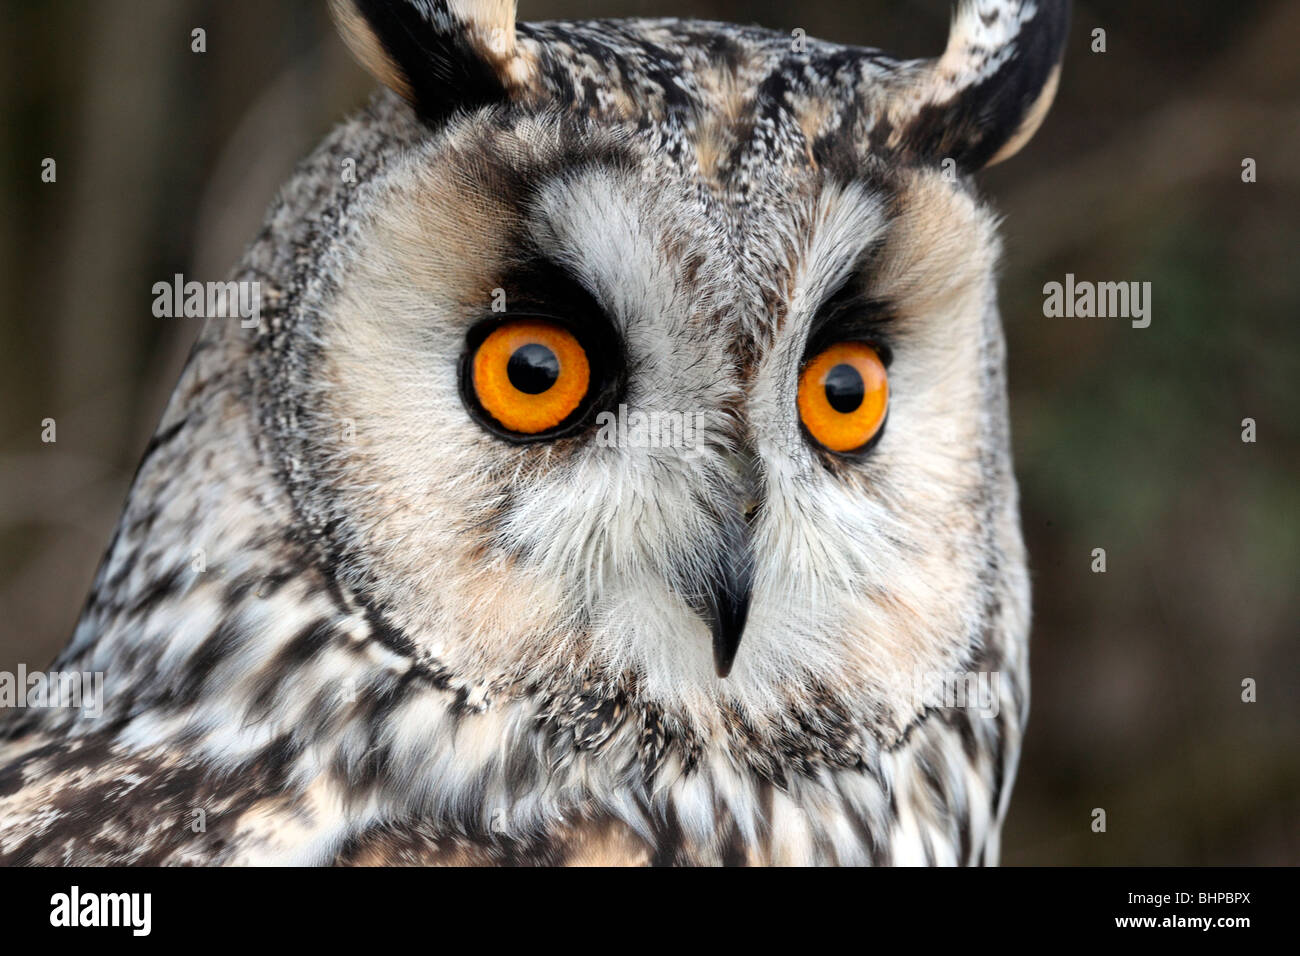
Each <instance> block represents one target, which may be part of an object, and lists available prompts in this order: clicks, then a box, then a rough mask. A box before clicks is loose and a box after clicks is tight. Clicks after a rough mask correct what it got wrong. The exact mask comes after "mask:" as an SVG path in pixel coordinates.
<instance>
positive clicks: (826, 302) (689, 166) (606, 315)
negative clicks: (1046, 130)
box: [291, 2, 1059, 737]
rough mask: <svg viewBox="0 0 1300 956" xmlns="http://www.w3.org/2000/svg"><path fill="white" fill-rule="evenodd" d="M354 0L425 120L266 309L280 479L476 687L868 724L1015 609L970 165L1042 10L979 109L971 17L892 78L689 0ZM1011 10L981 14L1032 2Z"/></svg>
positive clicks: (362, 28) (372, 591) (893, 723)
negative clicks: (610, 0)
mask: <svg viewBox="0 0 1300 956" xmlns="http://www.w3.org/2000/svg"><path fill="white" fill-rule="evenodd" d="M377 6H379V5H373V4H370V5H368V4H358V5H357V6H356V7H352V6H350V5H346V4H339V5H338V12H339V19H340V22H341V24H342V25H343V27H344V32H345V35H346V36H348V37H349V38H350V40H351V42H352V45H353V47H354V49H356V50H357V52H358V54H359V56H360V58H361V59H362V61H363V62H364V63H366V64H367V65H368V66H370V67H371V69H372V70H373V71H374V72H375V73H376V75H378V76H380V77H381V78H382V79H384V80H385V82H387V83H388V84H389V85H390V86H392V87H393V89H395V90H396V91H398V92H399V93H401V94H403V95H405V96H407V97H408V98H409V99H410V100H411V101H412V102H413V103H414V105H415V109H416V110H417V112H418V113H419V115H420V116H421V117H422V118H423V119H424V122H425V123H426V124H427V125H428V127H429V129H430V133H429V135H428V136H427V137H425V138H424V139H423V140H422V141H420V142H419V143H418V144H417V145H415V146H414V147H412V148H409V149H403V150H399V151H394V152H393V154H392V155H391V158H390V159H389V160H388V161H386V162H385V163H384V164H383V166H382V168H380V169H379V170H377V172H376V174H375V175H373V176H372V177H370V178H369V179H368V180H367V181H365V182H363V183H361V184H359V185H358V187H357V189H356V191H355V195H354V199H353V201H352V202H351V204H350V206H349V207H348V209H347V210H345V211H344V212H343V213H342V214H341V215H340V217H339V220H338V222H337V223H336V224H335V225H336V228H335V229H334V232H333V234H332V235H331V237H330V241H329V242H328V244H327V247H326V249H325V250H324V251H323V253H322V256H323V257H324V259H325V260H326V262H327V265H328V266H329V268H328V269H324V270H321V271H322V272H323V273H324V274H327V275H329V276H330V277H331V279H330V281H328V282H324V281H322V282H317V283H314V284H312V285H310V286H309V287H308V288H306V289H304V290H303V292H302V294H301V296H300V297H299V298H298V300H297V301H296V302H295V303H294V304H293V306H292V309H291V313H292V320H293V328H294V329H295V333H296V334H295V335H294V340H295V342H296V343H297V346H298V347H297V349H296V352H295V354H296V356H298V358H297V359H296V361H297V362H300V363H302V364H303V365H305V368H304V369H301V370H300V372H301V374H296V375H295V376H294V378H293V382H294V386H293V387H294V390H295V396H294V407H295V408H296V414H295V422H294V434H295V435H296V436H297V437H295V438H294V442H295V445H294V448H293V453H292V456H291V459H292V461H293V462H294V467H297V468H300V469H302V470H303V471H305V472H307V473H309V474H310V475H311V481H310V482H306V483H303V484H302V485H300V486H299V487H300V488H309V489H310V491H302V490H300V491H299V492H297V494H296V499H297V500H296V504H297V506H298V508H299V510H300V512H301V513H302V514H303V516H304V517H305V519H306V521H307V523H308V524H309V525H310V526H311V527H312V528H314V529H317V531H318V533H319V536H320V538H321V540H322V541H323V542H324V545H323V547H324V549H325V550H326V552H327V553H328V555H329V559H330V561H331V563H332V566H333V567H334V569H335V573H336V575H337V577H338V578H339V579H340V581H341V583H343V584H344V585H346V587H347V588H348V589H349V590H350V591H351V592H352V593H355V594H357V595H359V596H361V597H362V598H363V599H364V600H365V602H366V603H367V605H368V606H372V607H375V608H378V609H380V610H381V611H382V613H383V615H384V616H385V619H387V620H389V621H391V622H392V624H393V625H394V626H395V627H397V628H399V629H400V630H401V631H402V632H403V633H405V634H406V635H409V636H410V637H411V638H412V640H414V641H415V642H416V643H417V645H419V646H420V647H421V649H422V650H423V651H424V652H425V653H427V654H428V655H429V656H430V657H433V658H436V659H437V660H439V661H440V662H443V663H444V664H445V665H446V666H447V667H448V668H449V669H451V670H453V671H455V672H457V673H461V674H468V675H473V676H474V677H475V679H476V680H478V681H479V682H481V683H482V684H483V685H485V686H487V687H488V688H491V690H492V692H494V693H509V692H510V689H511V688H517V687H524V686H527V687H528V688H529V689H531V690H536V689H537V688H538V687H542V688H547V687H550V686H560V685H565V684H568V685H572V684H575V683H580V684H583V685H584V686H585V685H594V686H598V687H610V688H612V687H618V688H619V689H620V691H621V692H623V693H627V694H630V695H632V696H633V697H635V698H636V699H638V700H642V701H647V702H653V703H654V704H655V706H657V707H660V708H662V709H663V710H665V711H670V712H672V713H674V714H676V715H678V716H679V718H680V719H681V720H682V721H684V722H687V723H690V724H693V725H696V726H698V727H701V728H708V727H709V726H710V725H711V724H714V723H716V722H717V721H718V719H719V717H718V714H719V713H722V712H724V711H734V712H738V713H740V714H742V715H743V716H744V717H745V719H746V720H748V721H750V722H752V723H755V724H761V723H763V722H764V721H767V722H774V721H779V719H780V717H779V715H781V714H787V713H789V712H790V711H791V709H792V708H797V707H798V705H799V704H800V702H804V703H806V702H807V700H809V699H814V698H815V699H829V700H834V701H836V702H839V703H841V704H842V705H843V707H844V708H846V709H847V708H852V711H853V712H854V713H857V714H864V713H865V714H868V715H870V721H871V723H872V724H873V725H874V726H876V727H877V728H879V730H880V732H881V734H882V735H884V736H886V737H888V736H891V735H897V734H900V733H902V732H904V730H905V728H906V727H907V726H908V724H909V723H910V722H911V721H912V720H913V719H914V717H915V716H916V713H917V711H918V707H919V705H918V703H917V702H916V700H915V699H914V695H913V694H912V691H913V689H914V687H915V678H916V676H917V675H918V674H923V673H933V672H942V673H955V672H960V671H962V670H964V669H968V668H969V666H970V662H971V660H972V659H973V658H974V656H975V655H976V654H978V653H980V652H982V651H983V650H984V649H986V648H987V646H988V645H990V644H997V643H1000V642H1001V641H1002V640H1003V639H1004V634H1003V632H1004V631H1005V630H1007V629H1008V628H1009V629H1010V630H1011V631H1013V632H1019V633H1020V634H1021V635H1022V636H1023V632H1024V629H1025V627H1026V626H1027V587H1026V584H1025V576H1024V558H1023V549H1022V546H1021V542H1020V536H1019V530H1018V524H1017V519H1016V514H1015V488H1014V480H1013V477H1012V474H1011V470H1010V464H1009V460H1008V447H1007V433H1006V407H1005V398H1004V388H1005V386H1004V379H1003V345H1002V338H1001V332H1000V325H999V319H998V314H997V308H996V298H995V289H994V278H993V270H994V266H995V264H996V258H997V241H996V237H995V235H994V229H993V221H992V217H991V215H990V214H989V213H988V212H987V211H986V210H985V209H984V207H983V206H982V205H981V204H980V202H979V201H978V200H977V198H976V197H975V195H974V192H973V190H972V188H971V186H970V183H969V181H968V179H967V178H966V176H965V175H964V174H965V172H968V171H970V170H971V169H973V168H977V167H978V166H980V165H983V164H984V163H986V162H987V161H988V160H990V159H991V158H995V157H996V156H997V155H998V154H1000V153H1005V152H1007V150H1008V149H1011V150H1012V151H1014V148H1015V147H1016V140H1017V139H1018V140H1020V141H1021V142H1023V140H1024V139H1027V137H1028V135H1029V133H1031V132H1032V127H1033V126H1036V125H1037V121H1038V119H1041V112H1042V109H1043V107H1042V105H1041V103H1040V100H1041V97H1042V95H1043V90H1044V89H1045V88H1047V87H1050V86H1051V83H1052V80H1051V76H1053V75H1054V74H1050V72H1049V71H1050V68H1051V67H1052V65H1053V64H1054V63H1055V54H1056V53H1057V52H1059V40H1058V41H1053V42H1056V45H1057V49H1056V50H1053V51H1051V52H1052V56H1050V57H1047V58H1045V59H1044V60H1043V63H1038V64H1037V65H1036V66H1035V69H1036V70H1037V76H1036V77H1035V76H1030V77H1029V78H1028V79H1026V78H1025V77H1024V75H1023V74H1024V72H1025V70H1024V69H1021V70H1020V71H1019V73H1017V79H1016V82H1017V83H1018V84H1019V85H1020V86H1021V87H1023V88H1024V90H1028V93H1025V92H1023V90H1022V91H1020V92H1019V93H1018V95H1017V96H1015V97H1010V96H1009V97H1008V102H1010V103H1012V104H1013V105H1014V109H1012V107H1011V106H1005V104H1004V105H1003V106H1000V107H999V109H1001V110H1002V112H1001V113H999V112H997V111H996V110H995V111H993V115H994V117H995V120H997V119H998V118H999V117H1002V119H1001V120H1000V122H991V123H989V124H987V125H984V126H978V127H972V126H969V124H968V123H967V122H966V119H965V117H966V115H967V112H968V108H970V106H971V104H965V106H963V97H968V96H970V95H971V94H970V93H969V92H968V90H967V89H966V87H967V86H969V85H970V84H963V82H962V79H963V76H964V77H965V78H966V79H968V80H972V78H976V79H977V80H978V82H979V83H982V84H984V86H985V89H984V91H983V92H982V93H980V94H979V95H980V96H988V95H989V94H988V90H989V89H993V90H996V89H997V87H998V82H997V80H998V78H999V77H1001V76H1003V74H1004V73H1005V71H1006V68H1007V61H1006V59H1005V58H1003V60H1002V61H1001V63H1002V65H1001V66H998V65H997V63H996V62H994V63H993V64H992V65H991V64H990V63H988V62H984V61H983V60H981V59H980V57H981V56H987V53H982V52H981V50H982V49H983V48H981V47H980V44H979V42H978V41H979V40H980V39H981V37H980V36H978V35H972V36H968V37H964V38H961V37H959V38H958V39H957V40H954V41H953V42H951V43H950V47H949V52H948V54H946V55H945V58H944V60H941V61H937V62H938V63H939V65H940V66H941V67H942V66H943V64H944V63H945V61H946V67H943V68H942V69H941V68H940V67H936V68H935V70H934V71H933V73H932V74H924V75H921V73H923V71H918V68H917V67H916V65H915V64H911V65H902V66H899V65H894V66H889V65H887V63H886V61H883V60H882V59H881V58H880V57H879V55H878V54H875V53H874V52H873V51H862V50H850V49H846V48H842V47H837V46H833V45H829V44H820V43H815V42H814V41H804V45H800V44H793V45H792V43H791V39H790V38H788V37H782V36H778V35H772V34H767V33H765V32H763V31H757V30H741V29H737V28H731V27H725V26H722V25H718V24H692V23H673V24H669V23H667V22H646V23H637V22H629V23H625V24H621V25H618V26H617V27H615V26H611V25H609V24H600V25H589V26H584V25H581V24H577V25H573V24H570V25H566V26H565V28H564V29H563V30H561V29H559V28H558V27H556V28H544V27H531V28H528V27H524V26H522V25H521V26H519V27H518V28H516V26H515V24H514V22H513V9H512V7H511V5H509V4H502V3H479V4H475V3H469V2H459V3H447V4H442V3H433V4H414V3H413V4H409V5H407V4H392V5H388V6H387V7H384V9H383V10H379V11H376V9H374V8H376V7H377ZM426 8H428V9H426ZM1010 8H1014V9H1005V10H1003V12H1002V14H1001V17H1002V19H1001V20H998V19H997V18H994V21H993V23H992V25H990V24H988V23H987V22H985V21H980V22H983V23H984V29H985V30H991V29H997V28H999V24H1001V28H1003V29H1007V30H1009V29H1011V26H1012V24H1011V18H1013V17H1020V18H1021V19H1020V20H1018V21H1017V26H1018V27H1019V28H1022V29H1021V33H1020V35H1021V37H1022V38H1024V37H1026V36H1030V37H1032V34H1029V33H1026V32H1025V31H1026V30H1028V29H1029V28H1030V27H1032V26H1033V25H1034V23H1035V21H1034V18H1033V16H1032V14H1029V15H1025V10H1021V9H1020V7H1019V5H1016V4H1012V5H1010ZM974 29H975V28H974V27H968V30H974ZM412 31H415V32H414V35H415V36H417V37H419V38H421V39H422V42H421V43H418V44H414V45H411V44H408V43H406V42H405V41H404V40H403V39H402V38H403V37H407V38H409V37H410V36H412V35H413V34H412ZM984 39H987V38H984ZM1047 40H1048V41H1050V40H1051V38H1050V37H1048V38H1047ZM1044 42H1046V41H1044ZM1049 45H1050V44H1049ZM1035 48H1036V47H1035V46H1034V45H1031V44H1026V46H1025V49H1035ZM431 58H432V59H431ZM994 59H995V60H996V58H994ZM1012 59H1013V60H1014V59H1015V58H1014V57H1013V58H1012ZM1043 64H1046V65H1043ZM963 70H964V71H965V73H963V72H962V71H963ZM447 76H452V77H454V78H457V82H458V83H459V84H460V85H459V86H458V87H454V88H452V89H451V90H450V91H449V89H448V88H447V85H446V83H445V82H444V80H445V78H446V77H447ZM972 82H976V80H972ZM926 84H929V86H927V85H926ZM1047 95H1048V98H1049V99H1050V89H1049V90H1048V91H1047ZM945 97H946V98H945ZM944 104H947V107H946V109H947V112H945V107H944ZM988 112H989V110H988V109H986V110H985V113H986V114H987V113H988ZM1035 112H1036V113H1037V118H1035V116H1034V114H1035ZM1003 114H1005V116H1003ZM1027 124H1028V125H1027ZM935 150H940V151H941V154H940V155H936V153H935ZM944 160H951V162H949V163H945V162H944ZM954 169H956V170H957V172H958V173H959V174H954V173H953V170H954ZM304 346H309V347H304ZM995 622H996V623H995Z"/></svg>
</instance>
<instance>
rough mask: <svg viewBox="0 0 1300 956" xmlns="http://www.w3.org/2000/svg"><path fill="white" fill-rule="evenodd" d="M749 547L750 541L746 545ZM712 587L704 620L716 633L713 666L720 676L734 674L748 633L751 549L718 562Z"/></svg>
mask: <svg viewBox="0 0 1300 956" xmlns="http://www.w3.org/2000/svg"><path fill="white" fill-rule="evenodd" d="M746 544H748V542H746ZM719 564H720V567H719V568H718V569H717V572H716V575H715V578H714V581H713V587H712V588H710V590H709V593H708V595H707V598H706V602H707V603H706V606H705V608H704V609H703V610H704V612H705V613H704V615H703V617H704V619H705V621H707V622H708V625H709V629H710V630H711V631H712V632H713V666H714V668H715V669H716V670H717V672H718V676H719V677H726V676H727V675H728V674H730V673H731V665H732V664H734V663H735V661H736V651H738V650H739V649H740V639H741V638H742V637H743V636H744V634H745V621H746V619H747V618H748V617H749V597H750V593H751V592H752V591H753V587H754V580H753V571H752V565H753V562H752V560H751V559H750V554H749V549H748V547H746V548H745V549H744V551H743V552H742V553H740V554H724V555H723V556H722V558H721V560H720V562H719Z"/></svg>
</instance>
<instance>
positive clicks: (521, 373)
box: [506, 342, 560, 395]
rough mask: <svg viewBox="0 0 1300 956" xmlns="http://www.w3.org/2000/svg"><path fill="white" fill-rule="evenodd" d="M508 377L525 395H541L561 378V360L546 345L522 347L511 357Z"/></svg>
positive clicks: (507, 370) (507, 371)
mask: <svg viewBox="0 0 1300 956" xmlns="http://www.w3.org/2000/svg"><path fill="white" fill-rule="evenodd" d="M506 375H507V376H508V377H509V379H510V384H511V385H513V386H514V387H515V388H517V389H519V391H521V392H523V393H524V394H525V395H540V394H542V392H544V391H546V390H547V389H548V388H550V387H551V386H552V385H554V384H555V380H556V379H557V378H559V377H560V359H559V357H558V356H556V354H555V353H554V352H552V351H551V350H550V349H548V348H547V347H546V346H545V345H538V344H537V343H535V342H534V343H530V344H528V345H521V346H520V347H519V348H517V349H515V353H514V354H513V355H511V356H510V361H509V363H508V364H507V365H506Z"/></svg>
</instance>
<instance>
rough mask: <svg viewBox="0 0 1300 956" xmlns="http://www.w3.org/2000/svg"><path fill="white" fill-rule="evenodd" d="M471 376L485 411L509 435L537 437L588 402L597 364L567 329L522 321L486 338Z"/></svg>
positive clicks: (535, 320)
mask: <svg viewBox="0 0 1300 956" xmlns="http://www.w3.org/2000/svg"><path fill="white" fill-rule="evenodd" d="M471 376H472V379H471V380H472V383H473V387H474V394H475V395H476V396H477V398H478V401H479V404H480V405H481V406H482V407H483V410H484V411H485V412H487V413H488V414H489V415H491V416H492V417H493V418H494V419H496V421H497V422H498V423H500V424H501V426H502V427H503V428H506V429H508V430H509V431H512V432H519V433H520V434H524V435H536V434H538V433H540V432H545V431H549V430H550V429H552V428H555V427H556V426H557V425H560V424H561V423H562V422H563V421H564V420H565V419H566V418H568V417H569V416H570V415H572V414H573V413H574V412H575V411H576V410H577V408H578V406H579V405H581V404H582V400H583V399H584V398H586V396H587V389H588V387H589V385H590V384H591V366H590V365H589V364H588V362H587V353H586V351H584V349H583V348H582V346H581V345H580V344H579V342H578V340H577V339H576V338H574V337H573V334H572V333H570V332H569V331H568V330H567V329H564V328H562V327H561V326H558V325H555V324H553V323H551V322H546V321H542V320H537V319H522V320H519V321H515V322H507V323H506V324H504V325H502V326H500V327H499V328H497V329H495V330H493V332H492V333H491V334H490V335H489V336H488V337H487V338H486V339H484V340H483V342H482V343H481V344H480V345H479V347H478V350H477V351H475V353H474V360H473V364H472V368H471Z"/></svg>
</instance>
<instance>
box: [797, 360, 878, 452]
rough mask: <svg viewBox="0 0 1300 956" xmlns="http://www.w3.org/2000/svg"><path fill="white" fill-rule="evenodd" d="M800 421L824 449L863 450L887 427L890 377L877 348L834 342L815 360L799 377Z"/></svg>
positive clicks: (839, 450) (807, 365)
mask: <svg viewBox="0 0 1300 956" xmlns="http://www.w3.org/2000/svg"><path fill="white" fill-rule="evenodd" d="M798 404H799V418H800V419H801V420H802V421H803V425H804V428H805V429H807V431H808V434H809V435H811V436H812V437H813V439H814V440H816V441H817V443H818V444H820V445H821V446H822V447H823V448H825V449H827V450H828V451H833V452H837V453H839V454H853V453H861V452H864V451H866V450H867V448H868V447H869V446H870V444H871V442H872V440H873V439H875V438H876V437H877V436H878V435H879V434H880V430H881V428H882V427H883V425H884V423H885V413H886V411H887V410H888V407H889V375H888V373H887V372H886V371H885V363H884V362H883V361H881V358H880V354H879V353H878V352H877V351H876V349H874V348H872V347H871V346H870V345H867V344H866V343H865V342H838V343H836V344H835V345H832V346H830V347H829V348H827V349H824V350H822V351H821V352H819V353H818V354H817V355H815V356H814V357H813V358H812V359H811V360H810V361H809V362H808V363H807V364H806V365H805V366H804V369H803V372H802V373H801V374H800V376H799V402H798Z"/></svg>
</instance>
